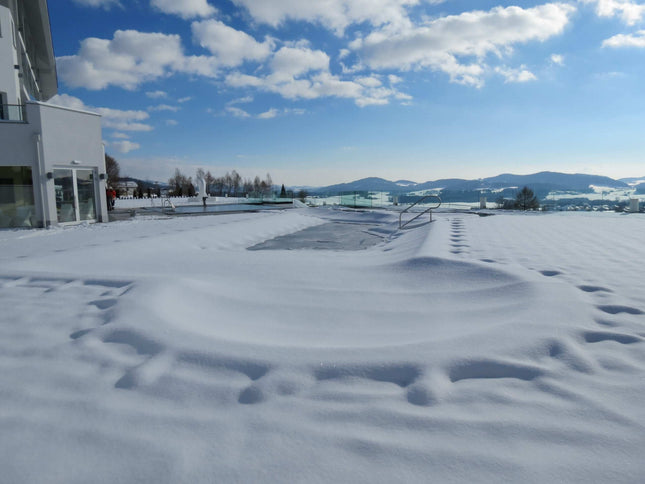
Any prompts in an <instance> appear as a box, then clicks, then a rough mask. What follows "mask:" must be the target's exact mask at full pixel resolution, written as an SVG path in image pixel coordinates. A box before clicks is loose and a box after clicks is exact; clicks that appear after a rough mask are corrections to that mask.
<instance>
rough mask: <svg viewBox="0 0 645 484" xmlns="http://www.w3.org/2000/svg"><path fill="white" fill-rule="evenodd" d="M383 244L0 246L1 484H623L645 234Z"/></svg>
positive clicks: (542, 221)
mask: <svg viewBox="0 0 645 484" xmlns="http://www.w3.org/2000/svg"><path fill="white" fill-rule="evenodd" d="M397 223H398V215H397V214H392V213H388V212H382V211H375V212H370V211H364V212H352V211H343V210H338V209H331V208H326V209H325V208H320V209H306V208H303V209H291V210H285V211H277V212H273V211H272V212H261V213H249V214H234V215H217V216H201V217H177V218H169V219H153V218H139V217H135V218H134V219H131V220H128V221H123V222H114V223H111V224H97V225H83V226H76V227H71V228H57V229H51V230H34V231H0V307H1V308H2V318H1V323H0V402H1V405H0V469H1V470H0V482H3V483H4V482H7V483H35V482H38V483H61V484H62V483H65V484H70V483H88V482H92V483H110V484H113V483H131V482H155V483H210V482H307V483H312V482H352V483H362V482H365V483H375V482H388V483H389V482H441V483H444V482H523V483H524V482H529V483H530V482H535V483H544V482H585V483H588V482H603V483H604V482H612V483H620V482H625V483H627V482H630V483H634V482H642V480H643V476H644V475H645V459H644V458H643V455H644V449H645V315H644V314H643V313H644V311H645V291H644V289H645V284H644V282H643V260H645V245H644V244H643V240H645V218H644V217H643V216H642V215H639V214H631V215H619V214H613V213H602V214H601V213H573V214H571V213H549V214H513V213H510V214H500V215H495V216H488V217H478V216H476V215H471V214H463V213H462V214H459V213H439V214H436V215H435V221H434V222H433V223H431V224H425V225H422V226H417V227H415V228H411V229H405V230H403V231H399V230H397V227H398V225H397ZM249 248H252V249H253V250H248V249H249Z"/></svg>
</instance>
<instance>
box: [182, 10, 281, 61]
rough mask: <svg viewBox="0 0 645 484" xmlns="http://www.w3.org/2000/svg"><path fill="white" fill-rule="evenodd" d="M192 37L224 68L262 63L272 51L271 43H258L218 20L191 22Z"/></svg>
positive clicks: (266, 41) (244, 33) (268, 41)
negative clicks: (246, 63)
mask: <svg viewBox="0 0 645 484" xmlns="http://www.w3.org/2000/svg"><path fill="white" fill-rule="evenodd" d="M191 29H192V32H193V37H194V39H195V41H196V42H197V43H199V45H201V46H202V47H204V48H205V49H208V50H209V51H210V52H211V53H212V54H213V55H214V56H215V57H216V58H217V60H218V61H219V63H221V64H222V65H224V66H228V67H234V66H238V65H240V64H242V63H243V62H244V61H262V60H264V59H266V58H267V57H268V56H269V55H270V54H271V51H272V50H273V41H272V40H270V39H268V40H265V41H264V42H258V41H256V40H255V39H254V38H253V37H251V36H250V35H249V34H247V33H246V32H242V31H241V30H235V29H234V28H232V27H229V26H228V25H226V24H224V23H222V22H220V21H219V20H205V21H203V22H193V23H192V25H191Z"/></svg>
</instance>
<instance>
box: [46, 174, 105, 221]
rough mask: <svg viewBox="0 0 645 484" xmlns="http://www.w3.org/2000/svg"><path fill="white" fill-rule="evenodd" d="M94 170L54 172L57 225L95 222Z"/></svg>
mask: <svg viewBox="0 0 645 484" xmlns="http://www.w3.org/2000/svg"><path fill="white" fill-rule="evenodd" d="M94 179H95V176H94V170H88V169H82V168H61V169H55V170H54V186H55V188H56V214H57V216H58V222H59V223H66V222H82V221H84V220H90V221H94V220H96V188H95V184H94Z"/></svg>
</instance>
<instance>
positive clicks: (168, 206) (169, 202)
mask: <svg viewBox="0 0 645 484" xmlns="http://www.w3.org/2000/svg"><path fill="white" fill-rule="evenodd" d="M175 208H176V207H175V205H174V204H173V203H172V200H170V198H164V201H163V203H162V204H161V210H162V211H164V212H165V211H166V210H168V211H169V212H174V211H175Z"/></svg>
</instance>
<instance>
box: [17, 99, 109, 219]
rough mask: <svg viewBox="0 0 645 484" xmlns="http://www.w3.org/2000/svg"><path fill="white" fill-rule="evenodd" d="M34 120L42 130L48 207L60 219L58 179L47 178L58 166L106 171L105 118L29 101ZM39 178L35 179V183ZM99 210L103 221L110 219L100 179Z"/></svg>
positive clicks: (103, 186)
mask: <svg viewBox="0 0 645 484" xmlns="http://www.w3.org/2000/svg"><path fill="white" fill-rule="evenodd" d="M27 116H28V119H29V122H30V123H32V122H33V123H34V124H38V125H39V126H40V132H41V135H42V136H41V143H42V147H41V159H42V160H43V161H42V165H43V170H42V171H43V172H42V173H41V177H40V182H41V183H44V184H45V185H46V186H47V200H46V210H47V211H48V217H49V219H50V220H55V219H56V198H55V197H56V195H55V190H54V181H53V180H51V179H50V180H48V179H47V178H46V173H47V172H52V171H53V170H54V169H55V168H65V167H66V168H90V169H94V170H95V175H96V176H97V177H98V176H99V175H100V174H104V173H105V154H104V152H103V144H102V135H101V118H100V116H99V115H97V114H94V113H88V112H85V111H77V110H73V109H69V108H63V107H60V106H54V105H51V104H45V103H28V104H27ZM35 181H36V180H34V182H35ZM96 205H97V206H96V212H97V218H98V220H99V221H100V222H107V221H108V214H107V205H106V200H105V181H104V180H100V181H99V183H98V185H97V193H96Z"/></svg>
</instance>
